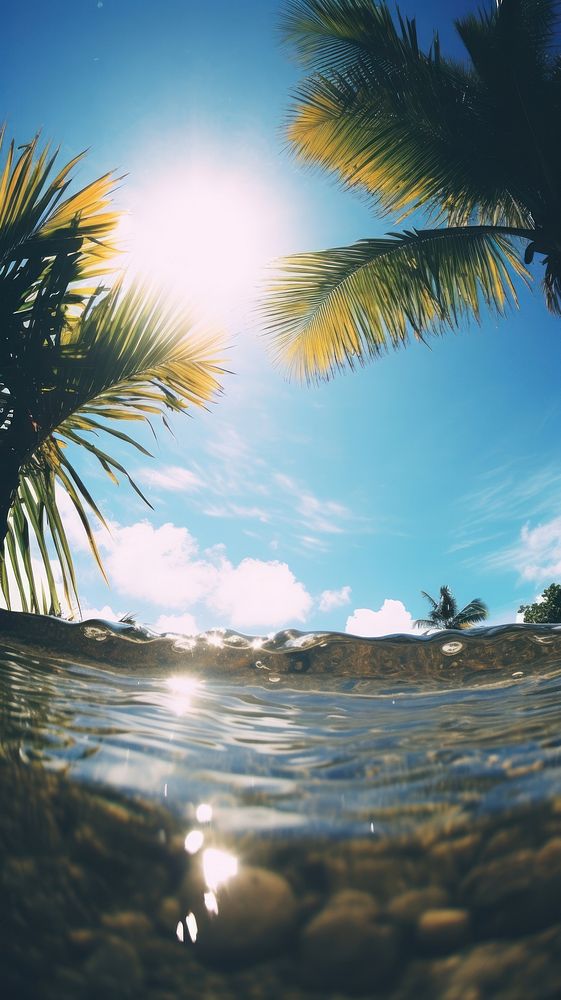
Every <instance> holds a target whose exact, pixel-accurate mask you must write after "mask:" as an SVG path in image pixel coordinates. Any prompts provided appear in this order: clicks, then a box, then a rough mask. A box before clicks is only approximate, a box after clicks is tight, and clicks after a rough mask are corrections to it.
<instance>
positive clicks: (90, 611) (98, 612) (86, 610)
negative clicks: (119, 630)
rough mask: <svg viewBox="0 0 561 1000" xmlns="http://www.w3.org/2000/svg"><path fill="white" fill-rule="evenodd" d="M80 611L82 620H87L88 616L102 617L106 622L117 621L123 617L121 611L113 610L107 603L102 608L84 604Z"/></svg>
mask: <svg viewBox="0 0 561 1000" xmlns="http://www.w3.org/2000/svg"><path fill="white" fill-rule="evenodd" d="M81 611H82V621H87V620H88V619H89V618H102V619H104V620H105V621H107V622H118V621H119V620H120V619H121V618H122V617H123V613H122V612H119V611H113V608H112V607H111V606H110V605H109V604H104V605H103V607H102V608H91V607H90V606H89V605H85V606H83V607H82V608H81Z"/></svg>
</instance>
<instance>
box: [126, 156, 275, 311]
mask: <svg viewBox="0 0 561 1000" xmlns="http://www.w3.org/2000/svg"><path fill="white" fill-rule="evenodd" d="M279 219H280V212H279V209H278V206H277V204H276V202H275V198H274V196H273V195H272V193H270V192H268V191H267V190H266V189H265V187H264V185H263V184H262V182H260V181H259V179H258V178H256V177H251V176H250V175H249V173H243V172H241V171H240V170H232V171H229V170H228V169H227V168H224V167H220V168H218V167H216V166H212V165H208V164H203V163H200V164H199V165H198V166H196V167H191V168H186V169H185V170H182V169H177V170H174V171H173V172H170V173H168V174H162V175H161V176H160V177H159V178H157V179H156V180H155V181H154V183H153V184H151V185H149V186H148V187H147V188H145V189H144V190H142V191H137V192H136V196H135V198H134V204H133V205H132V208H131V212H130V214H129V215H128V216H127V217H126V218H125V220H124V223H123V227H122V231H121V236H122V243H123V245H124V248H125V250H127V251H128V253H129V266H130V270H131V271H132V273H133V274H137V275H139V276H141V277H145V278H146V279H147V280H149V281H150V282H151V283H155V284H157V285H160V286H162V287H164V288H165V289H167V290H168V291H169V293H170V294H171V295H172V296H173V297H174V298H177V299H180V300H183V301H187V302H189V303H190V304H192V306H193V307H194V308H195V310H196V311H197V312H200V313H201V314H203V315H204V316H206V317H208V318H210V319H212V320H215V321H219V322H221V323H227V322H229V321H230V322H231V321H232V320H235V319H236V318H238V317H239V316H240V315H242V314H243V312H244V311H245V310H246V309H247V308H248V306H249V305H250V304H251V301H252V299H253V298H254V295H255V291H256V287H257V285H258V283H259V280H260V277H261V274H262V271H263V268H264V266H265V265H266V264H267V263H268V261H269V260H270V259H271V257H273V256H275V255H276V254H277V253H278V236H279V231H280V222H279Z"/></svg>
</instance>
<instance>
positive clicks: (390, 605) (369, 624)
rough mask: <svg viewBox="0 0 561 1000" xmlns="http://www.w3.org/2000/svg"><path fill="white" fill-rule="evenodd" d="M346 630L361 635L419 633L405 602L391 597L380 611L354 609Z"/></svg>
mask: <svg viewBox="0 0 561 1000" xmlns="http://www.w3.org/2000/svg"><path fill="white" fill-rule="evenodd" d="M345 632H349V633H350V634H351V635H361V636H375V635H392V634H394V633H396V632H406V633H410V632H414V633H415V634H417V635H418V634H419V633H418V629H416V628H415V626H414V624H413V617H412V615H411V614H410V612H409V611H408V610H407V608H406V607H405V605H404V604H403V602H402V601H392V600H391V599H389V598H386V600H385V601H384V603H383V604H382V606H381V608H379V610H378V611H372V609H371V608H357V609H356V611H353V613H352V615H350V616H349V618H347V624H346V626H345Z"/></svg>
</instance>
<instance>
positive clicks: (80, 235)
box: [0, 140, 223, 614]
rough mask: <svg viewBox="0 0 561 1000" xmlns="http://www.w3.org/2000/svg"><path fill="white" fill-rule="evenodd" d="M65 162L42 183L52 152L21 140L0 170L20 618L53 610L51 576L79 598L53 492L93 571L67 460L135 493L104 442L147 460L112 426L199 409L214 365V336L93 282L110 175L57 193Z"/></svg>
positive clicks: (0, 296)
mask: <svg viewBox="0 0 561 1000" xmlns="http://www.w3.org/2000/svg"><path fill="white" fill-rule="evenodd" d="M77 159H78V158H77ZM77 159H75V160H72V161H71V162H70V163H69V164H67V165H66V166H65V167H64V168H63V169H62V170H61V171H59V172H58V174H56V175H55V176H54V178H53V179H52V180H51V179H50V174H51V170H52V167H53V162H54V157H50V156H49V153H48V149H44V150H43V151H42V152H40V153H38V148H37V140H34V142H32V143H30V144H29V145H28V146H25V147H23V149H22V151H21V152H20V155H19V157H18V158H17V159H15V160H14V149H13V146H11V147H10V149H9V151H8V154H7V157H6V162H5V166H4V169H3V171H2V172H1V173H0V321H1V322H2V326H1V327H0V328H1V329H2V339H1V340H0V463H1V465H2V470H3V474H4V475H3V480H4V481H3V483H2V484H1V485H0V545H1V546H2V547H1V549H0V587H1V590H2V593H3V596H4V601H5V603H6V604H7V606H8V607H9V606H11V605H12V603H13V601H14V599H15V597H16V595H17V597H18V598H19V603H20V605H21V606H22V607H23V608H24V610H31V611H42V612H45V611H50V612H52V613H55V614H58V613H60V610H61V593H60V592H59V584H58V582H57V576H60V580H61V584H62V594H63V595H64V598H65V602H66V605H69V606H73V605H75V604H76V603H77V600H78V595H77V581H76V575H75V571H74V567H73V562H72V555H71V550H70V545H69V542H68V537H67V535H66V532H65V528H64V524H63V521H62V518H61V515H60V511H59V509H58V505H57V499H58V497H57V494H58V491H59V490H63V491H65V492H66V494H67V495H68V497H69V499H70V501H71V504H72V505H73V507H74V509H75V511H76V513H77V515H78V517H79V519H80V521H81V523H82V525H83V527H84V531H85V534H86V537H87V538H88V541H89V545H90V548H91V551H92V554H93V557H94V559H95V560H96V562H97V563H98V565H99V567H100V569H101V570H102V572H103V567H102V565H101V560H100V556H99V551H98V548H97V544H96V532H95V525H96V523H97V522H98V521H99V522H101V523H102V524H103V523H104V520H103V515H102V512H101V511H100V509H99V507H98V505H97V504H96V501H95V500H94V498H93V496H92V495H91V493H90V491H89V489H88V487H87V485H86V484H85V483H84V482H83V480H82V479H81V477H80V474H79V473H78V471H77V468H76V466H75V464H74V459H73V458H72V457H71V456H72V455H73V453H74V452H75V451H76V449H77V448H79V449H80V450H81V451H83V452H87V453H88V454H90V455H91V456H92V457H93V458H94V459H96V460H97V461H98V462H99V463H100V465H101V467H102V468H103V470H104V471H105V472H106V474H107V475H108V476H109V477H110V479H112V480H113V481H114V482H117V481H118V479H119V477H125V478H126V479H127V480H128V481H129V483H130V484H131V485H132V486H133V488H134V489H135V490H136V491H137V492H138V493H139V495H140V496H141V497H143V494H142V493H141V491H140V489H139V488H138V486H137V485H136V484H135V483H134V481H133V479H132V478H131V477H130V475H129V473H128V472H127V470H126V468H125V467H124V466H123V465H122V464H121V462H119V461H118V460H117V459H116V458H115V457H114V456H113V455H112V454H111V451H110V444H111V441H119V442H123V443H125V444H128V445H130V446H132V447H134V448H136V449H137V450H139V451H140V452H142V453H143V454H148V452H147V451H146V449H145V448H144V447H143V446H142V445H141V444H139V443H138V442H136V441H135V440H134V437H132V436H131V435H130V434H127V433H125V432H124V431H122V430H119V429H118V428H117V427H116V426H115V421H124V420H126V421H129V422H130V421H136V422H137V423H138V422H150V421H151V419H152V418H153V417H157V416H160V417H161V418H162V419H163V421H164V423H166V415H167V414H170V413H182V412H184V411H185V410H187V409H188V408H189V407H190V406H206V405H207V404H208V403H209V402H210V401H211V400H212V399H213V398H214V397H215V396H216V394H217V393H218V392H219V390H220V386H219V381H218V379H219V377H220V375H221V373H222V371H223V369H222V367H221V363H220V360H219V359H218V357H217V353H218V351H219V342H220V338H218V337H217V336H216V335H212V336H211V335H210V334H209V333H207V332H205V331H202V330H200V329H198V328H197V326H196V325H195V324H194V322H193V321H192V319H191V318H190V317H189V315H187V314H185V313H184V312H182V311H181V310H178V309H177V308H176V307H171V306H169V305H168V304H166V302H165V301H164V300H163V298H162V296H161V295H160V294H159V293H157V292H154V291H152V290H149V289H147V288H144V287H140V286H137V285H131V286H130V287H128V288H126V289H125V288H124V287H123V285H122V282H121V281H117V283H116V284H114V287H113V288H112V289H111V290H109V291H107V290H105V289H103V288H102V287H100V286H98V285H97V283H96V281H93V282H92V279H97V278H98V277H99V275H100V274H102V273H106V272H107V271H108V268H109V265H108V262H109V261H111V260H112V258H113V257H114V254H115V249H114V246H113V244H112V242H111V238H112V236H113V235H114V229H115V224H116V222H117V220H118V216H117V214H116V213H115V212H112V211H110V210H109V203H108V198H109V194H110V191H111V188H112V186H113V184H114V179H113V178H112V177H111V176H110V175H106V176H105V177H102V178H100V179H99V180H97V181H94V182H93V183H91V184H88V185H87V186H86V187H84V188H82V189H81V190H80V191H78V192H77V193H75V194H70V195H67V196H65V195H66V194H67V187H68V185H69V183H70V178H71V171H72V168H73V167H74V165H75V163H76V162H77ZM111 267H113V268H114V265H113V264H112V265H111ZM103 437H105V439H106V442H107V444H105V445H103V446H102V443H100V438H103ZM143 499H146V498H145V497H143ZM146 502H148V501H146ZM92 518H93V520H92Z"/></svg>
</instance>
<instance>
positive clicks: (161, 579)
mask: <svg viewBox="0 0 561 1000" xmlns="http://www.w3.org/2000/svg"><path fill="white" fill-rule="evenodd" d="M100 544H101V546H102V548H103V550H104V563H105V567H106V569H107V572H108V575H109V577H110V579H111V582H112V583H113V585H114V586H115V587H116V588H117V589H118V590H119V592H120V593H122V594H127V595H128V596H129V597H136V598H138V599H139V600H144V601H150V602H151V603H153V604H155V605H157V606H160V607H162V606H164V607H169V608H184V607H185V605H190V604H193V603H195V602H196V601H199V600H201V599H202V598H204V597H205V596H206V595H207V594H208V593H209V591H211V590H212V589H213V587H214V586H215V582H216V576H217V568H216V566H215V565H213V564H212V563H211V562H208V561H207V560H204V559H200V558H198V545H197V542H196V540H195V539H194V538H193V536H192V535H191V534H190V533H189V532H188V531H187V528H178V527H176V526H175V525H174V524H170V523H168V524H163V525H162V526H161V527H160V528H155V527H154V526H153V525H152V524H150V522H149V521H138V522H137V523H136V524H131V525H130V526H128V527H121V526H119V525H111V534H110V535H107V534H106V533H104V535H103V536H102V538H100Z"/></svg>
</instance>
